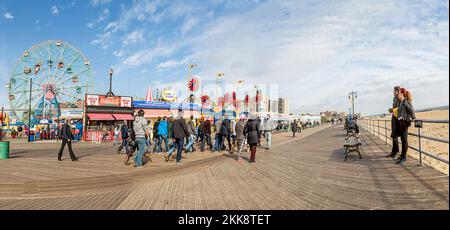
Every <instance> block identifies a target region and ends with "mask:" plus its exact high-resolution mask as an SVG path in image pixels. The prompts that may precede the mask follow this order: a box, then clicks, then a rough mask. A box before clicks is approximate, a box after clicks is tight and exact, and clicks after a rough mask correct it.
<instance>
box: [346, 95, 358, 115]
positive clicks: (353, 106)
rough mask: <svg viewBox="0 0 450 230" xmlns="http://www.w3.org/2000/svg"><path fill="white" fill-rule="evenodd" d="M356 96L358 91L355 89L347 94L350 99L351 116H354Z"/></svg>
mask: <svg viewBox="0 0 450 230" xmlns="http://www.w3.org/2000/svg"><path fill="white" fill-rule="evenodd" d="M357 98H358V93H357V92H356V91H352V92H350V93H349V94H348V99H350V100H352V117H353V119H354V118H355V99H357Z"/></svg>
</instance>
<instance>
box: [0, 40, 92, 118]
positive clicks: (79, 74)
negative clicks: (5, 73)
mask: <svg viewBox="0 0 450 230" xmlns="http://www.w3.org/2000/svg"><path fill="white" fill-rule="evenodd" d="M30 83H31V84H30ZM6 87H7V88H8V93H9V96H8V97H9V102H10V105H11V111H12V113H11V115H12V117H13V118H15V119H17V120H18V121H22V122H25V121H28V107H29V105H30V97H31V109H32V110H31V117H32V120H31V121H32V123H36V122H39V120H40V119H55V118H59V116H60V115H61V110H60V106H61V105H64V107H67V108H82V106H83V102H84V95H85V93H87V92H88V90H89V89H90V88H92V87H93V79H92V71H91V65H90V62H89V60H88V59H87V58H86V57H85V56H84V55H83V54H82V53H81V52H80V51H79V50H78V49H76V48H75V47H73V46H72V45H70V44H69V43H67V42H63V41H53V40H50V41H45V42H42V43H39V44H37V45H34V46H32V47H31V48H30V49H28V50H26V51H25V52H24V53H23V54H22V56H21V57H20V58H19V60H18V61H17V63H16V65H15V67H14V69H13V71H12V73H11V75H10V78H9V82H8V83H7V84H6ZM30 95H31V96H30Z"/></svg>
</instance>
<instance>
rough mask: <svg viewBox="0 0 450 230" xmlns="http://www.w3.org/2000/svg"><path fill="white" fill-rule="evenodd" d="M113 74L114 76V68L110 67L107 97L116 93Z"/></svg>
mask: <svg viewBox="0 0 450 230" xmlns="http://www.w3.org/2000/svg"><path fill="white" fill-rule="evenodd" d="M112 76H113V68H112V67H111V69H109V92H108V93H107V94H106V96H107V97H114V93H113V92H112Z"/></svg>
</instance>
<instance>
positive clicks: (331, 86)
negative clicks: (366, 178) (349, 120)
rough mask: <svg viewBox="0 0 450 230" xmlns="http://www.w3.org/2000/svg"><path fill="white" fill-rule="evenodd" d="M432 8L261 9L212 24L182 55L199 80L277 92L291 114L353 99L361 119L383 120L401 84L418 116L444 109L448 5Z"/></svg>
mask: <svg viewBox="0 0 450 230" xmlns="http://www.w3.org/2000/svg"><path fill="white" fill-rule="evenodd" d="M434 3H436V4H438V3H439V1H429V2H427V3H423V2H414V4H412V3H411V2H408V1H395V2H391V1H380V2H378V1H377V2H370V3H368V2H358V4H356V3H355V2H354V1H336V2H327V4H321V3H320V2H312V1H302V2H300V1H293V2H282V1H267V2H265V3H263V4H262V5H260V6H259V7H257V8H255V9H253V10H251V11H249V12H247V13H245V14H239V15H235V14H233V15H230V16H225V17H220V18H218V19H217V20H214V21H212V22H211V23H209V25H207V26H206V27H205V28H203V31H201V32H199V33H198V34H199V35H198V36H197V37H194V38H193V39H192V40H191V41H190V43H191V44H189V45H188V46H189V47H190V48H191V49H192V51H193V57H194V58H195V59H196V60H198V63H199V64H200V65H201V66H202V70H203V71H202V75H205V76H214V74H215V71H217V70H218V69H219V70H220V71H223V72H225V73H226V76H227V80H228V81H230V82H232V81H235V80H238V79H245V80H246V81H247V82H255V83H256V82H260V83H275V84H279V93H280V96H283V97H289V98H290V99H291V108H292V110H293V112H297V111H300V109H301V108H303V109H308V110H311V112H319V111H321V110H327V109H339V110H344V111H347V109H348V105H349V104H348V99H347V95H348V92H349V91H351V90H358V91H359V92H360V94H359V97H358V101H357V108H358V110H359V111H361V112H363V113H366V114H367V113H381V112H384V111H385V110H386V108H387V107H388V106H389V102H390V99H389V97H390V95H391V88H392V87H393V86H394V85H397V84H400V85H404V86H407V87H408V88H410V89H411V90H412V91H413V92H417V93H416V97H415V98H416V100H415V105H416V107H418V108H420V107H427V106H432V105H442V104H448V101H449V96H448V94H449V93H448V91H449V88H448V81H449V79H448V74H449V66H448V61H449V58H448V57H449V53H448V52H449V51H448V50H449V43H448V41H449V35H448V4H447V5H445V6H444V7H443V8H444V9H442V7H441V8H439V6H437V5H436V4H434ZM439 10H441V11H439ZM436 11H439V12H436ZM443 12H445V13H443ZM442 18H443V20H442ZM423 79H426V80H423ZM424 88H427V89H428V91H430V90H431V91H433V92H435V93H436V95H434V99H433V100H429V99H430V98H429V97H430V96H428V95H427V94H426V93H425V91H426V90H424ZM294 95H295V96H294ZM430 101H431V102H432V103H430Z"/></svg>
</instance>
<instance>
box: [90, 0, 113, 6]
mask: <svg viewBox="0 0 450 230" xmlns="http://www.w3.org/2000/svg"><path fill="white" fill-rule="evenodd" d="M109 3H111V0H91V1H90V3H89V5H91V6H94V7H96V6H101V5H107V4H109Z"/></svg>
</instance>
